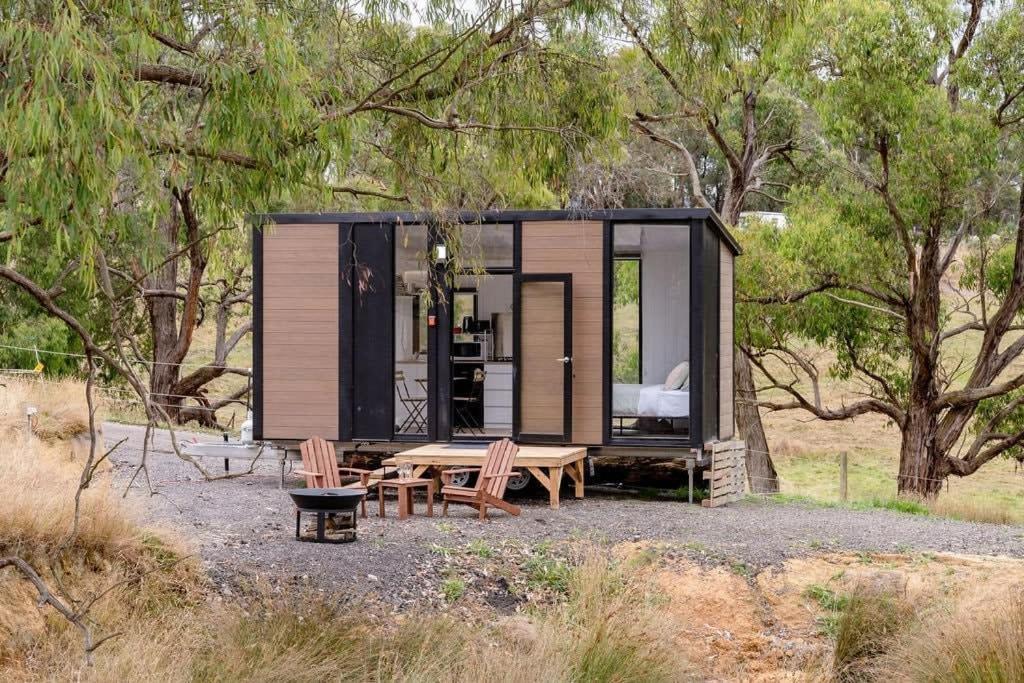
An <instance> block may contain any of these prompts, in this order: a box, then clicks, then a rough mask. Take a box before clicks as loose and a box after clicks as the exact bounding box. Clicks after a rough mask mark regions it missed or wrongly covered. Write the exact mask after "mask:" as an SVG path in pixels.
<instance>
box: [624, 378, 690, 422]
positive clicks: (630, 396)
mask: <svg viewBox="0 0 1024 683" xmlns="http://www.w3.org/2000/svg"><path fill="white" fill-rule="evenodd" d="M612 415H615V416H621V417H634V416H640V417H689V415H690V392H689V391H688V390H683V389H677V390H675V391H665V390H664V389H663V388H662V385H660V384H647V385H641V384H615V385H612Z"/></svg>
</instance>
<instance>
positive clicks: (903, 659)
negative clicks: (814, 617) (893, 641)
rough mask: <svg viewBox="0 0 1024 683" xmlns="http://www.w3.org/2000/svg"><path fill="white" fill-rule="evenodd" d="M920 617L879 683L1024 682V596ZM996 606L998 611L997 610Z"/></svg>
mask: <svg viewBox="0 0 1024 683" xmlns="http://www.w3.org/2000/svg"><path fill="white" fill-rule="evenodd" d="M989 600H990V601H986V603H984V604H980V605H979V604H968V605H960V606H959V607H958V608H957V609H956V610H953V611H946V612H945V613H942V614H938V615H929V617H928V618H926V619H925V618H922V619H921V620H920V622H919V624H918V625H917V627H915V628H911V629H909V630H908V634H907V635H906V636H905V637H903V638H902V639H901V640H900V641H899V643H898V644H897V645H896V646H895V647H894V648H893V650H892V651H891V652H890V653H889V655H888V656H887V657H886V658H885V660H884V662H885V665H884V668H883V671H882V673H881V674H880V675H879V676H878V678H879V679H880V680H883V679H884V680H889V681H907V682H914V683H932V682H935V683H938V682H939V681H943V682H945V681H949V682H951V683H959V682H963V683H973V682H976V681H985V682H986V683H987V682H991V683H1002V682H1006V683H1011V682H1013V681H1024V592H1021V589H1020V588H1017V589H1015V590H1012V591H1010V592H1009V594H1008V595H1002V596H989ZM996 602H998V604H999V605H1000V607H999V609H994V608H993V607H994V604H995V603H996Z"/></svg>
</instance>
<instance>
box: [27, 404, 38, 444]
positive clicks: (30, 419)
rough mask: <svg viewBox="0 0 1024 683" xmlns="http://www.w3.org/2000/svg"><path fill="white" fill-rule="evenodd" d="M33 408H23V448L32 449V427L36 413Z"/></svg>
mask: <svg viewBox="0 0 1024 683" xmlns="http://www.w3.org/2000/svg"><path fill="white" fill-rule="evenodd" d="M37 412H39V411H38V410H37V409H36V407H35V406H25V447H26V448H32V427H33V424H32V423H33V422H34V421H35V420H34V418H35V416H36V413H37Z"/></svg>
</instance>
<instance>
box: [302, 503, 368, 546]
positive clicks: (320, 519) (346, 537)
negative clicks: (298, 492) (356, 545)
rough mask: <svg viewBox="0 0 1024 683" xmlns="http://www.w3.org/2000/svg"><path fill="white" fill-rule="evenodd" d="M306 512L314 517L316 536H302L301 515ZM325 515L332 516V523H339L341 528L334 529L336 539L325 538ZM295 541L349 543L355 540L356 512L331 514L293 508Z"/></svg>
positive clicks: (328, 511)
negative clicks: (336, 535)
mask: <svg viewBox="0 0 1024 683" xmlns="http://www.w3.org/2000/svg"><path fill="white" fill-rule="evenodd" d="M303 512H307V513H309V514H312V515H316V536H314V537H312V538H311V537H309V536H303V535H302V513H303ZM327 515H333V516H334V523H335V524H338V523H339V522H340V524H341V527H338V528H335V529H334V531H336V532H338V533H339V534H340V536H339V537H338V538H328V537H327V533H326V532H327ZM295 539H296V540H298V541H311V542H313V543H351V542H352V541H354V540H356V511H355V510H346V511H343V512H333V511H331V510H313V509H310V508H300V507H296V508H295Z"/></svg>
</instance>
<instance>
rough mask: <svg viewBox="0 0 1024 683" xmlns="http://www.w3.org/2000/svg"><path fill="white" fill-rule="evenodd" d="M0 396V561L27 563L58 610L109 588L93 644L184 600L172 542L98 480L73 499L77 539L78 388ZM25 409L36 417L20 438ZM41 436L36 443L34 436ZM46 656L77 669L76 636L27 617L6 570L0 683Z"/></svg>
mask: <svg viewBox="0 0 1024 683" xmlns="http://www.w3.org/2000/svg"><path fill="white" fill-rule="evenodd" d="M4 384H5V386H3V387H0V555H17V556H18V557H21V558H22V559H24V560H26V561H28V562H29V563H31V564H32V565H33V566H34V567H35V568H36V570H37V571H38V572H39V573H40V574H41V575H42V576H43V578H44V579H45V580H46V581H47V582H48V583H49V584H50V586H51V587H52V588H55V589H56V588H58V587H60V588H61V591H60V595H61V597H62V598H63V599H64V600H65V601H66V602H67V601H72V600H81V601H88V600H90V599H91V598H92V597H93V596H96V595H98V594H99V593H101V592H103V591H106V590H108V589H109V594H108V595H107V596H106V597H105V598H103V599H102V600H100V601H99V602H98V603H97V606H96V608H95V611H94V613H93V616H94V617H95V619H96V620H97V622H98V623H99V624H101V626H100V627H99V628H98V629H97V632H98V633H99V634H100V635H102V634H103V633H104V632H105V627H106V626H107V625H110V624H114V625H120V624H122V623H124V622H125V621H126V620H130V619H131V618H133V617H134V616H135V615H141V614H151V613H153V612H154V611H156V610H159V609H161V608H162V607H163V606H166V605H181V604H185V603H188V602H190V601H192V600H194V598H195V596H196V595H197V594H198V593H197V587H198V586H199V585H200V579H199V574H198V570H197V568H196V566H195V565H194V563H191V562H188V561H181V560H182V553H181V551H180V550H179V549H178V548H177V544H176V543H169V542H168V541H166V540H163V539H162V538H160V537H158V536H156V535H154V534H153V533H151V532H148V531H146V530H144V529H142V528H140V527H139V526H138V525H137V524H136V523H135V521H134V515H133V514H132V511H131V510H130V509H129V508H128V507H127V506H126V505H125V503H124V501H122V500H121V498H120V497H119V496H118V495H117V492H115V491H113V490H112V489H111V488H110V484H109V481H108V476H107V473H106V472H104V471H100V472H99V473H98V475H97V477H96V478H95V479H94V480H93V482H92V484H91V485H90V487H89V488H88V489H86V490H85V491H83V494H82V497H81V508H80V518H79V519H80V522H79V528H78V533H77V534H75V535H74V536H73V537H72V536H71V535H70V531H71V530H72V528H73V520H74V509H75V506H74V496H75V492H76V490H77V488H78V482H79V479H80V476H81V471H82V467H83V465H84V463H85V458H86V457H87V454H88V438H87V437H85V438H83V435H82V431H83V427H84V429H85V431H87V430H88V427H87V424H88V422H87V413H86V410H85V401H84V390H83V387H82V385H81V384H78V385H76V384H74V383H70V382H69V383H58V384H49V383H36V382H31V381H29V382H24V381H17V380H10V379H7V380H5V382H4ZM25 405H34V406H36V407H38V409H39V416H40V419H39V420H38V421H37V422H36V429H35V430H33V431H35V432H36V433H35V434H33V435H32V436H31V438H29V436H28V434H27V431H28V430H27V423H26V420H25ZM39 431H42V434H43V436H45V438H43V436H40V434H39ZM48 653H60V656H61V657H70V658H71V659H72V660H77V659H78V655H77V654H70V655H69V653H81V642H80V641H79V635H78V633H77V632H76V631H74V630H73V629H72V628H71V627H70V625H69V624H67V623H66V622H64V621H63V620H62V619H61V618H60V617H58V616H57V615H56V614H55V613H54V612H53V611H51V610H48V609H37V608H36V606H35V599H34V592H33V589H32V588H31V587H30V586H29V585H28V584H27V583H26V582H25V581H23V580H22V579H21V578H20V576H19V575H17V574H15V573H14V572H13V571H6V572H4V573H3V574H0V678H14V677H20V676H22V675H23V674H24V671H25V667H27V666H29V664H30V663H31V662H33V661H35V660H37V659H39V658H41V659H42V660H44V661H45V660H47V659H48V657H49V656H50V655H49V654H48Z"/></svg>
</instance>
